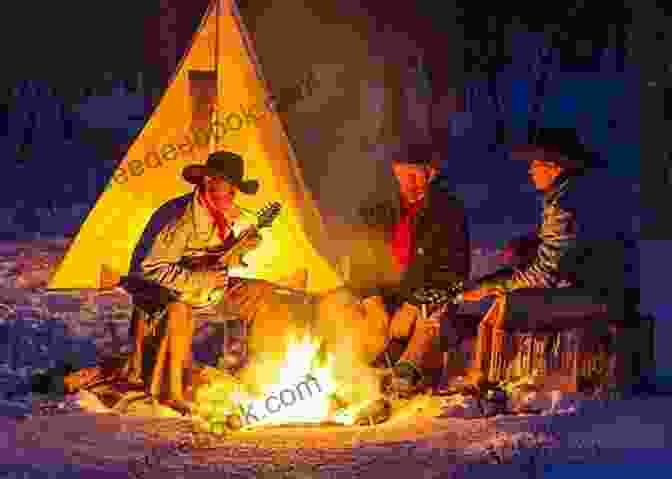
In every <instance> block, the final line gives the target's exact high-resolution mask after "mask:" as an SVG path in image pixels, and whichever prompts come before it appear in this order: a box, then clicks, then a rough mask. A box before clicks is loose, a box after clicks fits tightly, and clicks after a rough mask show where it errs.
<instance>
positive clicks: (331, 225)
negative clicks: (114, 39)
mask: <svg viewBox="0 0 672 479" xmlns="http://www.w3.org/2000/svg"><path fill="white" fill-rule="evenodd" d="M281 7H282V8H280V6H278V5H277V2H273V3H272V4H271V6H270V7H269V8H268V9H266V10H265V11H264V13H263V15H260V16H259V17H258V18H256V20H255V27H254V28H255V35H254V41H255V46H254V47H253V45H252V41H251V35H250V34H248V32H247V31H246V28H245V25H244V24H243V21H242V20H241V16H240V14H239V12H238V9H237V7H236V5H235V2H233V1H231V0H214V1H212V2H211V3H210V5H209V7H208V9H207V11H206V13H205V15H204V18H203V20H202V22H201V25H200V26H199V28H198V30H197V31H196V33H195V35H194V37H193V39H192V43H191V45H190V48H189V49H188V50H187V52H186V53H185V55H184V57H183V58H182V61H181V62H180V65H179V66H178V68H177V70H176V73H175V75H174V77H173V78H172V80H171V82H170V84H169V86H168V87H167V89H166V91H165V92H164V95H163V97H162V98H161V100H160V102H159V103H158V105H157V107H156V108H155V110H154V111H153V113H152V115H151V117H150V118H149V120H148V121H147V123H146V125H145V126H144V128H143V129H142V130H141V131H140V133H139V134H138V136H137V137H136V139H135V141H134V142H133V143H132V144H131V146H130V148H129V150H128V151H127V153H126V155H125V157H124V158H123V160H122V161H121V163H120V164H119V166H118V167H117V169H116V171H115V173H114V175H113V177H112V178H111V179H110V181H109V184H108V187H107V188H106V190H105V191H104V192H103V193H102V194H101V196H100V197H99V199H98V201H97V203H96V205H95V207H94V208H93V210H92V211H91V212H90V214H89V215H88V217H87V218H86V220H85V222H84V223H83V225H82V226H81V228H80V230H79V232H78V235H77V236H76V238H75V240H74V242H73V244H72V245H71V246H70V248H69V250H68V252H67V254H66V256H65V258H64V259H63V262H62V263H61V265H60V266H59V268H58V269H57V271H56V273H55V274H54V276H53V278H52V280H51V282H50V285H49V287H50V288H53V289H60V288H95V287H97V286H98V284H97V281H98V275H99V272H100V269H101V266H102V265H103V264H105V265H107V266H110V267H112V268H114V269H116V270H117V271H120V272H122V273H125V272H127V271H128V270H129V266H130V263H131V256H132V255H133V250H134V248H135V246H136V244H137V243H138V241H139V239H140V238H141V236H142V234H143V231H144V229H145V227H146V225H147V223H148V221H149V219H150V217H151V216H152V214H153V213H154V211H155V210H157V209H158V208H159V207H161V206H162V205H164V204H165V203H166V202H168V201H170V200H172V199H174V198H176V197H179V196H181V195H185V194H187V193H190V192H191V190H192V187H191V185H189V184H188V183H186V182H185V181H184V180H182V177H181V171H182V169H183V168H184V167H185V166H186V165H188V164H192V163H204V162H205V160H206V158H207V156H208V154H209V153H210V152H212V151H215V150H218V149H227V150H231V151H235V152H238V153H240V154H242V155H243V157H244V158H245V161H246V176H248V177H250V178H258V179H259V180H260V183H261V187H260V190H259V192H258V193H257V195H255V196H246V195H242V194H241V195H240V196H239V198H238V202H239V203H240V205H241V206H243V207H245V208H249V209H253V210H256V209H258V208H260V207H262V206H264V205H265V204H266V203H268V202H270V201H280V202H281V203H282V205H283V213H282V214H281V216H280V217H279V218H278V219H277V220H276V221H275V223H274V224H273V227H272V228H271V229H269V230H265V231H264V233H263V235H264V242H263V243H262V246H261V247H260V248H259V249H258V250H256V251H254V252H253V253H251V254H250V255H249V256H248V257H247V258H246V261H247V262H248V264H249V265H250V266H249V267H248V268H246V269H245V270H241V271H237V272H236V273H237V274H239V275H241V276H254V277H260V278H264V279H268V280H271V281H281V280H283V279H284V278H286V277H289V276H292V275H294V274H295V273H297V272H299V271H302V270H305V271H307V272H308V289H309V290H310V291H315V292H318V291H324V290H327V289H331V288H333V287H336V286H338V285H340V284H341V283H342V280H343V277H342V276H343V275H342V274H340V273H342V272H343V264H344V261H343V258H344V257H345V256H347V255H350V256H352V254H351V253H352V252H353V251H354V250H356V249H358V248H357V246H356V244H362V241H360V240H361V238H362V237H366V239H365V240H363V243H366V246H365V247H364V248H359V257H369V259H370V255H369V251H371V248H370V246H371V242H372V241H374V240H373V239H372V237H370V236H368V232H365V233H363V236H362V235H360V236H357V234H356V233H355V232H356V231H359V230H358V228H359V226H358V225H357V224H356V223H357V218H356V215H354V211H355V210H356V208H357V206H358V205H359V204H360V203H362V202H370V201H372V200H376V199H383V198H389V197H391V196H392V195H394V189H395V185H394V183H393V179H392V178H391V176H390V175H389V174H387V173H388V172H387V171H385V169H386V168H388V167H389V165H387V164H386V163H385V160H386V158H388V157H389V156H390V155H391V154H394V151H395V150H396V149H397V148H398V146H399V144H398V141H399V138H400V136H401V133H402V131H403V130H404V126H403V125H401V123H399V122H396V121H395V120H398V119H399V118H401V117H408V118H410V119H411V123H409V124H408V126H409V130H408V131H411V130H412V131H413V132H415V133H413V134H416V135H420V136H422V133H423V131H426V128H424V129H423V121H424V116H425V115H424V113H423V112H424V110H423V105H422V102H421V101H417V95H416V98H415V99H413V91H415V90H414V89H413V88H411V89H410V90H409V89H404V87H403V85H404V82H407V81H408V75H409V72H408V71H406V70H405V69H404V68H405V67H404V68H400V67H399V65H400V64H402V65H406V62H399V61H398V59H391V58H389V56H388V57H384V56H382V55H380V51H376V50H375V49H376V46H375V45H376V44H375V43H372V42H370V41H369V40H368V39H367V38H366V37H365V36H363V35H362V34H361V30H357V29H355V28H353V27H352V26H351V25H350V24H348V23H347V22H331V23H329V24H325V22H324V21H323V20H324V19H323V18H318V16H317V15H315V14H312V13H311V9H309V8H307V7H306V6H305V5H304V2H302V1H299V0H287V1H286V2H283V3H282V5H281ZM280 16H282V17H283V18H284V19H285V21H284V22H282V21H278V19H279V17H280ZM287 19H291V20H292V22H288V21H287ZM288 25H294V27H293V28H296V31H297V32H302V35H299V36H297V35H292V34H291V32H288V29H287V28H288ZM298 25H300V26H301V28H298ZM306 38H312V39H314V40H315V41H314V42H307V41H306ZM379 38H380V39H382V38H384V39H383V40H379V43H378V45H382V44H384V43H389V41H391V40H392V41H393V40H394V35H391V36H388V37H384V36H379ZM319 39H321V40H323V41H318V40H319ZM398 40H399V48H398V52H399V54H400V55H402V56H403V57H404V59H406V57H407V56H408V55H413V54H415V53H414V50H413V45H412V44H411V43H409V42H408V41H405V40H404V39H398ZM257 46H258V47H259V48H260V50H261V51H263V55H262V56H261V57H262V58H261V60H262V61H261V63H262V64H263V65H264V73H266V72H267V71H268V72H270V75H269V76H270V78H272V80H271V81H270V82H269V81H267V80H266V79H265V78H264V76H263V75H262V68H261V65H260V63H259V60H258V59H257V54H256V50H255V49H256V47H257ZM292 52H296V54H292ZM411 81H413V80H411ZM271 88H272V90H271ZM271 91H272V92H273V96H274V97H275V100H277V102H276V105H277V108H276V107H271V106H269V105H271V102H270V99H271ZM409 92H410V97H409ZM409 98H411V101H410V103H411V104H413V105H415V110H413V108H411V109H406V110H405V109H404V108H405V107H404V105H408V104H409V102H408V99H409ZM411 126H412V127H413V128H410V127H411ZM408 131H404V133H405V134H410V133H408ZM288 133H289V136H288ZM358 241H359V243H358ZM346 253H347V255H346ZM354 256H355V257H356V256H357V255H354ZM355 261H357V259H355ZM350 263H351V262H350ZM350 263H348V264H350ZM346 269H347V268H346Z"/></svg>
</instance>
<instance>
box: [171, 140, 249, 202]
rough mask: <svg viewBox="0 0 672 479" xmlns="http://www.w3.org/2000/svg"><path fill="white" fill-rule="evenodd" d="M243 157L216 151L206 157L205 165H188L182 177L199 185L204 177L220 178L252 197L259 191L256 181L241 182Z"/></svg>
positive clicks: (243, 166) (243, 168) (228, 152)
mask: <svg viewBox="0 0 672 479" xmlns="http://www.w3.org/2000/svg"><path fill="white" fill-rule="evenodd" d="M244 170H245V165H244V163H243V157H242V156H240V155H238V154H236V153H232V152H230V151H216V152H214V153H211V154H210V156H208V160H207V161H206V163H205V165H189V166H187V167H185V168H184V170H182V177H183V178H184V179H185V180H187V181H188V182H189V183H192V184H200V183H201V181H202V180H203V177H204V176H221V177H223V178H225V179H226V181H228V182H229V183H231V184H232V185H235V186H236V187H237V188H238V189H239V190H240V191H242V192H243V193H245V194H248V195H253V194H255V193H256V192H257V190H258V189H259V182H258V181H257V180H245V181H243V176H244V175H243V173H244Z"/></svg>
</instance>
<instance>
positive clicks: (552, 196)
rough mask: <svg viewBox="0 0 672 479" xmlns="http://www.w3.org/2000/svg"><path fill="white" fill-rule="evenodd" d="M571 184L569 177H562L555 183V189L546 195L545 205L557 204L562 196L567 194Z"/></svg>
mask: <svg viewBox="0 0 672 479" xmlns="http://www.w3.org/2000/svg"><path fill="white" fill-rule="evenodd" d="M570 184H571V178H570V177H569V176H565V175H560V176H558V177H557V178H556V180H555V182H554V183H553V187H552V188H551V189H550V190H548V191H547V192H546V193H544V204H552V203H555V202H556V201H557V200H558V199H559V198H560V197H561V196H564V194H565V193H566V192H567V190H568V189H569V187H570Z"/></svg>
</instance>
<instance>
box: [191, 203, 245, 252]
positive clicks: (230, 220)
mask: <svg viewBox="0 0 672 479" xmlns="http://www.w3.org/2000/svg"><path fill="white" fill-rule="evenodd" d="M198 202H199V204H200V205H201V206H203V207H205V208H206V209H207V210H208V213H209V214H210V220H211V221H212V222H213V223H214V224H215V225H216V226H217V235H218V236H219V239H221V240H222V241H226V240H227V239H228V238H229V236H230V235H231V232H232V227H233V225H234V219H236V218H238V216H240V212H239V211H238V209H237V208H236V207H235V206H234V207H233V208H231V210H230V211H229V212H226V213H222V212H221V211H219V210H218V209H217V208H215V206H214V204H213V202H212V199H211V198H210V194H209V193H208V192H207V191H206V190H199V192H198Z"/></svg>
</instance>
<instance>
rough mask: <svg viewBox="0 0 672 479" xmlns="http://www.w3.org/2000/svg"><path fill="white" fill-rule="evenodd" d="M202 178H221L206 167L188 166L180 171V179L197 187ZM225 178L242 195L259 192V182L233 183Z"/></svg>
mask: <svg viewBox="0 0 672 479" xmlns="http://www.w3.org/2000/svg"><path fill="white" fill-rule="evenodd" d="M204 176H222V175H221V174H220V173H218V172H216V171H211V170H210V169H209V168H208V167H207V166H204V165H189V166H187V167H186V168H185V169H184V170H182V177H183V178H184V179H185V180H186V181H187V182H189V183H191V184H194V185H197V184H199V183H200V182H201V181H202V179H203V177H204ZM223 178H226V179H227V180H228V181H230V182H231V183H232V184H233V185H235V186H236V187H237V188H238V189H239V190H240V191H241V192H242V193H245V194H246V195H254V194H255V193H256V192H257V191H258V190H259V181H257V180H245V181H235V180H233V179H231V178H228V177H223Z"/></svg>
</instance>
